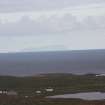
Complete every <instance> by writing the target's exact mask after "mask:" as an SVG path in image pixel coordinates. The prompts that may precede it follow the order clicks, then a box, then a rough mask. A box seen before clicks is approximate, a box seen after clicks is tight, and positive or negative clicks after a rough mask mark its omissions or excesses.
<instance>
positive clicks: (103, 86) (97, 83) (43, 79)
mask: <svg viewBox="0 0 105 105" xmlns="http://www.w3.org/2000/svg"><path fill="white" fill-rule="evenodd" d="M49 87H51V88H54V90H55V91H54V92H53V93H52V94H63V93H71V92H81V91H105V77H96V76H95V75H83V76H82V75H80V76H77V75H71V74H46V75H40V76H35V77H9V76H1V77H0V88H1V89H12V90H17V91H18V92H19V93H21V94H28V95H34V92H35V90H42V91H43V95H46V94H45V93H44V89H45V88H49ZM52 94H50V95H52Z"/></svg>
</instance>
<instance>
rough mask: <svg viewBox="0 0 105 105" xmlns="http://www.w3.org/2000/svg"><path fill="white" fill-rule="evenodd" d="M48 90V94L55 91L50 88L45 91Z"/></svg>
mask: <svg viewBox="0 0 105 105" xmlns="http://www.w3.org/2000/svg"><path fill="white" fill-rule="evenodd" d="M45 90H46V92H53V91H54V89H52V88H48V89H45Z"/></svg>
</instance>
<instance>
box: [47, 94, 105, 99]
mask: <svg viewBox="0 0 105 105" xmlns="http://www.w3.org/2000/svg"><path fill="white" fill-rule="evenodd" d="M48 98H76V99H83V100H104V99H105V93H100V92H88V93H76V94H64V95H56V96H49V97H48Z"/></svg>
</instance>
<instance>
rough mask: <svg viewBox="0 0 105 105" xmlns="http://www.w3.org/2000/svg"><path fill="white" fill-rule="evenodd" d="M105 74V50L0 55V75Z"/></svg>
mask: <svg viewBox="0 0 105 105" xmlns="http://www.w3.org/2000/svg"><path fill="white" fill-rule="evenodd" d="M39 73H105V50H86V51H85V50H84V51H58V52H36V53H8V54H0V75H16V76H18V75H19V76H21V75H22V76H24V75H34V74H39Z"/></svg>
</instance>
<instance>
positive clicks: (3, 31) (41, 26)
mask: <svg viewBox="0 0 105 105" xmlns="http://www.w3.org/2000/svg"><path fill="white" fill-rule="evenodd" d="M102 19H103V23H102ZM104 20H105V17H103V16H100V17H99V16H98V17H94V16H90V17H86V18H85V19H84V20H83V21H81V22H80V21H77V17H75V16H72V15H71V14H65V15H64V16H62V17H58V16H57V15H53V16H51V17H46V18H43V17H40V19H38V20H36V21H33V20H31V19H30V18H29V17H28V16H23V17H22V19H21V20H20V21H19V22H16V23H5V24H0V35H1V36H2V35H5V36H9V35H10V36H15V35H16V36H18V35H20V36H21V35H22V36H24V35H52V34H53V35H54V34H65V33H69V32H71V31H74V32H75V31H83V30H90V31H91V30H92V31H94V30H96V29H104V28H105V21H104Z"/></svg>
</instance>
